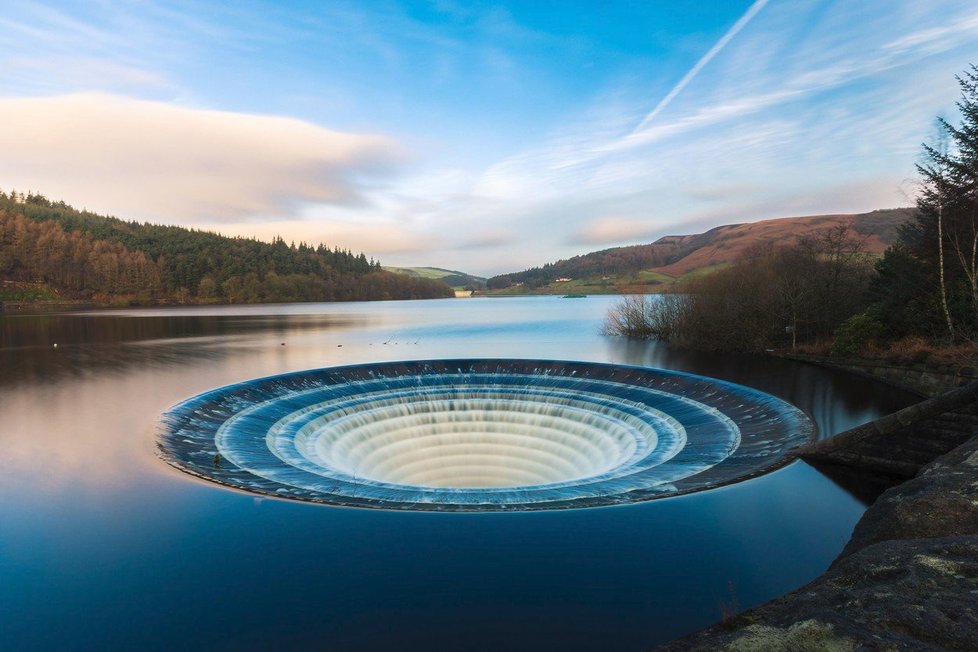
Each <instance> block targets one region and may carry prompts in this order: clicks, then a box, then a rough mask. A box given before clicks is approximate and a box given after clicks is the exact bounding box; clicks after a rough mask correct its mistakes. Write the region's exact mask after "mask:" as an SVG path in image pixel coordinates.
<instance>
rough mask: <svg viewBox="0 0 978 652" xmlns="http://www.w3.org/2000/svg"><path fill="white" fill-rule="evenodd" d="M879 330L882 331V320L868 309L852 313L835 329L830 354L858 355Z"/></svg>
mask: <svg viewBox="0 0 978 652" xmlns="http://www.w3.org/2000/svg"><path fill="white" fill-rule="evenodd" d="M881 332H883V324H882V322H880V321H879V320H878V319H877V318H876V317H875V316H873V315H871V314H870V312H869V311H868V310H867V311H865V312H861V313H859V314H858V315H853V316H852V317H850V318H849V319H847V320H845V321H844V322H842V323H841V324H840V325H839V327H838V328H836V329H835V341H834V342H833V343H832V355H838V356H842V357H852V356H856V355H859V354H860V353H862V351H863V349H864V348H865V347H866V346H867V345H868V344H870V343H871V342H873V341H874V340H875V339H876V338H877V337H879V335H880V333H881Z"/></svg>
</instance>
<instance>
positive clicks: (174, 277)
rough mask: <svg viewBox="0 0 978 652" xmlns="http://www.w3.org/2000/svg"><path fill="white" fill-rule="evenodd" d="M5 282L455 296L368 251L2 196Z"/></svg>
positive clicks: (124, 292)
mask: <svg viewBox="0 0 978 652" xmlns="http://www.w3.org/2000/svg"><path fill="white" fill-rule="evenodd" d="M0 280H3V281H7V282H18V283H34V284H38V283H41V284H46V285H47V286H48V287H49V288H50V289H51V290H53V291H54V292H56V293H57V294H58V295H59V296H62V297H63V298H67V299H95V300H97V301H104V302H111V303H155V302H164V303H165V302H178V303H259V302H279V301H283V302H284V301H356V300H375V299H426V298H436V297H447V296H452V291H451V289H450V288H449V287H448V286H447V285H446V284H444V283H442V282H439V281H436V280H432V279H425V278H416V277H411V276H405V275H401V274H393V273H390V272H385V271H383V270H382V269H381V267H380V263H379V262H377V261H373V260H368V259H367V257H366V256H365V255H364V254H362V253H361V254H354V253H352V252H350V251H343V250H339V249H329V248H327V247H325V246H323V245H319V246H317V247H311V246H308V245H306V244H304V243H300V244H299V245H295V244H286V243H285V241H284V240H282V239H281V238H279V239H276V240H275V241H274V242H272V243H268V242H262V241H260V240H256V239H254V238H230V237H226V236H222V235H218V234H216V233H211V232H207V231H198V230H194V229H186V228H182V227H176V226H161V225H155V224H148V223H142V224H141V223H138V222H127V221H124V220H120V219H118V218H114V217H106V216H102V215H96V214H94V213H90V212H87V211H79V210H76V209H74V208H72V207H71V206H69V205H67V204H65V203H64V202H62V201H59V202H53V201H50V200H48V199H47V198H46V197H44V196H43V195H39V194H33V193H30V194H27V195H24V194H19V193H16V192H11V193H10V194H7V193H5V192H3V191H0ZM8 284H9V283H8Z"/></svg>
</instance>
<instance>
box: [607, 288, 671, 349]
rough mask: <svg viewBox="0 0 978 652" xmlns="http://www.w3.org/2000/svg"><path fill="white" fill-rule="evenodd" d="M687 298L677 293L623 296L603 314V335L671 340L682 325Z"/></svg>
mask: <svg viewBox="0 0 978 652" xmlns="http://www.w3.org/2000/svg"><path fill="white" fill-rule="evenodd" d="M687 307H688V299H687V297H685V296H684V295H680V294H665V295H649V294H639V295H635V296H630V297H622V298H621V300H619V301H618V303H617V304H615V305H614V306H613V307H612V308H611V310H609V311H608V316H607V317H606V318H605V322H604V326H603V327H602V332H603V333H604V334H605V335H620V336H624V337H631V338H639V339H649V338H656V339H660V340H667V341H668V340H671V339H673V338H674V337H676V335H677V333H678V332H679V330H680V329H681V328H682V323H683V317H684V315H685V313H686V310H687Z"/></svg>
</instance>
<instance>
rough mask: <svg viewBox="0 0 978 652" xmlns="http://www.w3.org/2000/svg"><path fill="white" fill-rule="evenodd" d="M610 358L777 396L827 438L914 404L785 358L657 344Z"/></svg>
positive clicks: (636, 343) (622, 345)
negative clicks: (815, 426) (727, 381)
mask: <svg viewBox="0 0 978 652" xmlns="http://www.w3.org/2000/svg"><path fill="white" fill-rule="evenodd" d="M609 343H610V346H611V352H612V356H613V357H614V358H615V360H616V361H620V362H624V363H627V364H637V365H645V366H650V367H662V368H666V369H677V370H679V371H687V372H690V373H696V374H702V375H704V376H713V377H715V378H720V379H723V380H729V381H731V382H735V383H741V384H743V385H748V386H750V387H756V388H757V389H760V390H762V391H765V392H768V393H770V394H773V395H774V396H777V397H780V398H783V399H785V400H786V401H789V402H790V403H793V404H794V405H796V406H798V407H799V408H801V409H802V410H804V411H805V412H806V413H807V414H808V415H809V416H810V417H811V418H812V420H813V421H814V422H815V423H816V425H817V426H818V432H819V436H820V437H828V436H831V435H834V434H837V433H839V432H842V431H844V430H848V429H849V428H852V427H854V426H857V425H859V424H861V423H865V422H866V421H869V420H871V419H874V418H877V417H878V416H880V415H883V414H888V413H890V412H894V411H896V410H898V409H900V408H902V407H906V406H907V405H910V404H912V403H916V402H917V401H919V400H920V398H919V397H918V396H916V395H914V394H911V393H910V392H905V391H903V390H900V389H897V388H894V387H889V386H886V385H883V384H882V383H878V382H875V381H872V380H867V379H865V378H862V377H860V376H856V375H854V374H850V373H846V372H844V371H837V370H834V369H828V368H825V367H818V366H815V365H811V364H805V363H802V362H796V361H794V360H784V359H781V358H775V357H768V356H759V355H744V354H720V353H712V352H705V351H692V350H685V349H677V348H674V347H669V346H667V345H665V344H662V343H659V342H650V341H640V340H627V339H624V338H613V339H609Z"/></svg>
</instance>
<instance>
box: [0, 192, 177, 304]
mask: <svg viewBox="0 0 978 652" xmlns="http://www.w3.org/2000/svg"><path fill="white" fill-rule="evenodd" d="M0 278H3V279H5V280H12V281H43V282H44V283H47V284H49V285H52V286H54V287H57V288H59V289H62V290H64V291H65V292H66V293H67V294H69V295H70V296H81V295H85V294H88V295H92V294H106V295H108V294H123V295H137V294H145V295H146V296H147V297H149V296H153V295H155V294H158V293H159V292H160V290H161V285H160V268H159V266H158V265H157V264H156V263H155V262H153V260H152V259H150V258H149V257H148V256H147V255H146V254H144V253H143V252H141V251H131V250H129V249H127V248H126V247H124V246H122V245H120V244H118V243H114V242H106V241H104V240H96V239H94V238H93V237H92V236H90V235H88V234H87V233H77V232H76V233H69V232H67V231H65V230H64V229H63V228H61V227H60V226H59V225H58V224H56V223H54V222H34V221H32V220H29V219H27V218H26V217H24V216H23V215H17V214H10V213H7V212H4V211H0Z"/></svg>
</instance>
